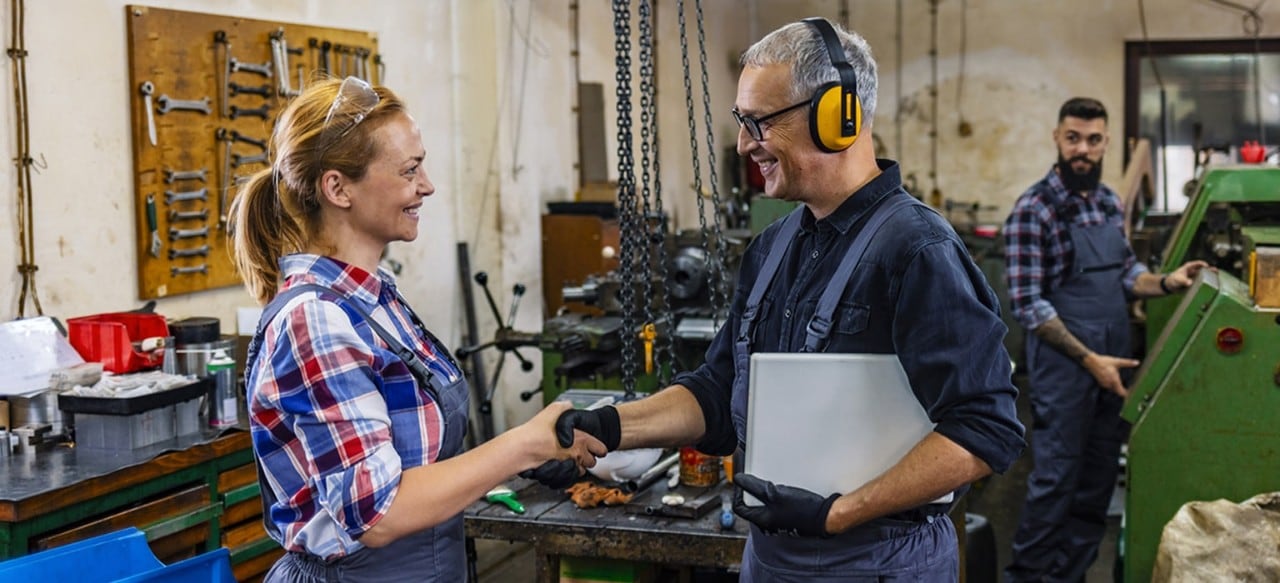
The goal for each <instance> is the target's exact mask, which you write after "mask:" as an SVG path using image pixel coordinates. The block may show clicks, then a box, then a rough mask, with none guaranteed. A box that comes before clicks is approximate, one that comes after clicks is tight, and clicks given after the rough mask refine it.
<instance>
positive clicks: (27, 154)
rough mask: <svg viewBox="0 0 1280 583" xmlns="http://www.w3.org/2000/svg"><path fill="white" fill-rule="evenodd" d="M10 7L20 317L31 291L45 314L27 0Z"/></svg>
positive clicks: (40, 312) (38, 309)
mask: <svg viewBox="0 0 1280 583" xmlns="http://www.w3.org/2000/svg"><path fill="white" fill-rule="evenodd" d="M9 7H10V9H11V10H10V18H9V24H10V31H9V38H10V39H11V40H12V41H13V46H11V47H9V51H8V53H9V59H10V60H12V61H13V66H12V67H10V70H11V71H12V72H13V103H14V118H15V119H16V120H17V122H18V128H17V129H18V132H17V133H18V144H17V153H16V155H15V156H14V159H13V161H14V164H15V165H17V167H18V246H19V248H20V249H21V257H20V259H19V263H18V273H21V274H22V291H21V292H19V294H18V317H19V318H21V317H23V316H24V315H25V314H26V305H27V294H30V295H31V304H32V305H33V306H34V307H35V310H36V315H41V316H42V315H44V308H42V307H41V306H40V294H39V292H38V291H37V289H36V271H37V270H39V269H40V267H39V266H38V265H36V257H35V254H36V249H35V215H34V213H33V211H32V206H33V200H34V199H33V197H32V195H31V165H32V163H34V162H35V161H34V160H33V159H32V158H31V124H30V120H29V119H28V118H27V39H26V23H25V19H26V6H25V5H24V2H23V0H13V1H12V2H10V4H9Z"/></svg>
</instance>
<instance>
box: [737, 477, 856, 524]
mask: <svg viewBox="0 0 1280 583" xmlns="http://www.w3.org/2000/svg"><path fill="white" fill-rule="evenodd" d="M733 485H734V486H736V488H735V490H736V493H735V494H734V498H733V511H734V513H736V514H737V515H738V516H741V517H743V518H745V519H747V520H750V521H751V522H752V524H755V525H756V526H758V527H760V530H762V531H764V533H765V534H772V535H790V536H810V537H825V536H829V534H828V533H827V514H829V513H830V512H831V505H832V504H833V503H835V501H836V498H839V497H840V494H832V495H830V496H828V497H826V498H823V497H822V496H819V495H817V494H815V493H813V492H810V491H809V490H805V489H803V488H794V487H791V486H778V485H776V484H774V483H773V482H770V481H768V480H761V479H760V478H757V477H755V476H753V475H751V474H738V475H737V476H734V478H733ZM743 492H746V493H747V494H751V495H752V496H755V497H756V499H757V500H759V501H760V502H762V503H763V505H761V506H747V505H746V503H745V502H744V501H743V499H742V493H743Z"/></svg>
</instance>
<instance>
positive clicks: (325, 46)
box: [320, 41, 333, 73]
mask: <svg viewBox="0 0 1280 583" xmlns="http://www.w3.org/2000/svg"><path fill="white" fill-rule="evenodd" d="M331 48H333V43H330V42H329V41H322V42H321V43H320V71H321V72H324V73H332V72H333V69H331V68H330V67H329V49H331Z"/></svg>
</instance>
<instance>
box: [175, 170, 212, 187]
mask: <svg viewBox="0 0 1280 583" xmlns="http://www.w3.org/2000/svg"><path fill="white" fill-rule="evenodd" d="M207 172H208V171H207V170H205V169H204V168H201V169H199V170H170V169H168V168H165V169H164V182H165V184H173V183H174V181H177V180H199V181H200V182H208V177H207V176H205V174H206V173H207Z"/></svg>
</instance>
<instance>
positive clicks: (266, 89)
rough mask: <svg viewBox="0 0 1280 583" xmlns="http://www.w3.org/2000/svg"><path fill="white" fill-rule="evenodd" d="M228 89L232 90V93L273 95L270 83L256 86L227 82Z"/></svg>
mask: <svg viewBox="0 0 1280 583" xmlns="http://www.w3.org/2000/svg"><path fill="white" fill-rule="evenodd" d="M227 89H229V90H231V94H232V95H239V94H241V93H248V94H252V95H261V96H263V97H271V85H270V84H262V85H259V86H257V87H254V86H252V85H241V84H239V83H227Z"/></svg>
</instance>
